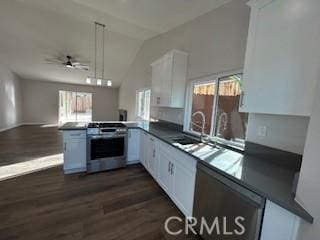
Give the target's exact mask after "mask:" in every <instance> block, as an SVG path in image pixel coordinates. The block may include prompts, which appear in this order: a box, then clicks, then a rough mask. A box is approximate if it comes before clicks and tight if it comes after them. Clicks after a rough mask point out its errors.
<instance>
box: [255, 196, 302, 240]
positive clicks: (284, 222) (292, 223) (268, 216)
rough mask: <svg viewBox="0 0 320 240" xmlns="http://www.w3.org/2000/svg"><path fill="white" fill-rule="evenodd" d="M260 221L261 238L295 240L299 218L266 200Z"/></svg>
mask: <svg viewBox="0 0 320 240" xmlns="http://www.w3.org/2000/svg"><path fill="white" fill-rule="evenodd" d="M264 212H265V213H264V217H263V222H262V230H261V237H260V239H261V240H270V239H272V240H296V239H297V231H298V228H299V223H300V218H299V217H298V216H296V215H294V214H292V213H291V212H289V211H288V210H286V209H283V208H282V207H280V206H278V205H276V204H274V203H272V202H270V201H267V202H266V207H265V211H264Z"/></svg>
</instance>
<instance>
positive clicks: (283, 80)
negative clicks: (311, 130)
mask: <svg viewBox="0 0 320 240" xmlns="http://www.w3.org/2000/svg"><path fill="white" fill-rule="evenodd" d="M302 2H303V9H304V10H302V8H301V7H300V8H299V7H297V6H296V5H297V3H296V1H291V0H259V1H252V6H251V7H252V8H251V17H250V27H249V36H248V43H247V52H246V60H245V67H244V83H243V86H244V98H243V105H242V107H240V110H241V111H243V112H255V113H268V114H285V115H302V116H309V115H310V113H311V108H312V103H313V96H314V88H315V84H316V82H317V81H318V79H319V77H320V74H319V71H318V69H319V64H320V62H319V59H320V51H319V50H318V45H319V41H320V31H319V22H320V15H319V13H318V10H317V9H319V7H320V1H314V0H304V1H302ZM298 8H299V9H300V10H296V11H293V9H298ZM289 9H291V10H292V12H290V10H289ZM315 29H317V30H315ZM306 36H308V37H306ZM302 96H303V97H302Z"/></svg>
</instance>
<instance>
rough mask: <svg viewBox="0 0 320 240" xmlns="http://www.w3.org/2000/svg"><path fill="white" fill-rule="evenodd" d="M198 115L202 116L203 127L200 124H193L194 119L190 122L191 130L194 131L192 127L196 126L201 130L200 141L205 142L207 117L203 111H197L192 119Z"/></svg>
mask: <svg viewBox="0 0 320 240" xmlns="http://www.w3.org/2000/svg"><path fill="white" fill-rule="evenodd" d="M196 115H200V116H201V118H202V125H200V124H198V123H196V122H193V121H192V119H191V121H190V127H191V129H192V126H196V127H199V128H201V136H200V139H201V141H203V139H204V136H205V134H204V128H205V126H206V116H205V115H204V113H203V112H201V111H197V112H195V113H193V114H192V117H194V116H196Z"/></svg>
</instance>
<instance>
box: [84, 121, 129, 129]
mask: <svg viewBox="0 0 320 240" xmlns="http://www.w3.org/2000/svg"><path fill="white" fill-rule="evenodd" d="M125 127H126V125H124V124H123V123H113V122H92V123H89V125H88V128H125Z"/></svg>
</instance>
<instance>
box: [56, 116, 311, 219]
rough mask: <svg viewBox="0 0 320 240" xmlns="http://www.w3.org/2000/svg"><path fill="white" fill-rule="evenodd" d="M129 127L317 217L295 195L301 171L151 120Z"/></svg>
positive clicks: (292, 209)
mask: <svg viewBox="0 0 320 240" xmlns="http://www.w3.org/2000/svg"><path fill="white" fill-rule="evenodd" d="M123 123H124V124H125V125H126V126H127V127H128V128H129V129H135V128H136V129H142V130H144V131H146V132H147V133H149V134H151V135H153V136H155V137H157V138H159V139H161V140H162V141H164V142H166V143H168V144H170V145H172V146H174V147H175V148H177V149H179V150H181V151H183V152H185V153H187V154H189V155H190V156H192V157H194V158H195V159H196V160H198V164H202V165H205V166H207V167H208V168H210V169H211V170H213V171H215V172H217V173H220V174H221V175H223V176H224V177H226V178H228V179H230V180H232V181H234V182H236V183H238V184H239V185H241V186H243V187H245V188H247V189H249V190H251V191H253V192H255V193H257V194H258V195H260V196H262V197H264V198H266V199H268V200H270V201H272V202H274V203H276V204H278V205H279V206H281V207H283V208H285V209H287V210H288V211H290V212H292V213H294V214H296V215H297V216H299V217H301V218H303V219H304V220H306V221H308V222H310V223H312V222H313V217H312V216H311V215H310V214H309V213H308V212H307V211H306V210H305V209H304V208H303V207H302V206H301V205H300V204H299V203H298V202H296V201H295V199H294V191H295V190H296V189H295V188H296V186H295V184H296V183H295V181H296V176H297V174H298V172H297V171H296V170H294V169H291V168H287V167H283V166H280V165H278V164H275V163H274V162H272V161H267V160H265V159H262V158H261V157H260V156H257V155H254V154H248V153H246V152H240V151H234V150H230V149H227V148H215V147H214V146H211V145H208V144H203V143H200V144H190V145H180V144H176V143H173V141H172V140H171V138H172V137H176V136H179V135H181V134H183V132H182V129H174V128H168V127H166V126H165V125H160V124H153V123H149V122H123ZM85 129H86V126H85V125H84V124H75V123H67V124H65V125H64V126H62V127H61V128H60V130H85Z"/></svg>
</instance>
